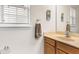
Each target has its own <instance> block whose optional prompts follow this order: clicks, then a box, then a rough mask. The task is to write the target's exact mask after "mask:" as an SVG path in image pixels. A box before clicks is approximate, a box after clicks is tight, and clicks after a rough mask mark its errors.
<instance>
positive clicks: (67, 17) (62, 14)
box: [57, 5, 79, 33]
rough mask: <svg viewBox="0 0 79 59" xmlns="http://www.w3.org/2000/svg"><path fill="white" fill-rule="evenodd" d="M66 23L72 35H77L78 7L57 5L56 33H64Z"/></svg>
mask: <svg viewBox="0 0 79 59" xmlns="http://www.w3.org/2000/svg"><path fill="white" fill-rule="evenodd" d="M67 22H69V24H70V31H71V32H72V33H79V5H57V32H65V28H66V24H67Z"/></svg>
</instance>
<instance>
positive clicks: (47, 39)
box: [44, 32, 79, 54]
mask: <svg viewBox="0 0 79 59" xmlns="http://www.w3.org/2000/svg"><path fill="white" fill-rule="evenodd" d="M44 53H45V54H79V37H78V36H74V35H71V36H70V37H66V36H65V35H64V33H58V32H57V33H52V32H47V33H44Z"/></svg>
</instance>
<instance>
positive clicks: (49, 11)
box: [46, 10, 51, 21]
mask: <svg viewBox="0 0 79 59" xmlns="http://www.w3.org/2000/svg"><path fill="white" fill-rule="evenodd" d="M50 18H51V10H47V11H46V20H47V21H49V20H50Z"/></svg>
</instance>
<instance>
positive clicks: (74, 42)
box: [44, 32, 79, 48]
mask: <svg viewBox="0 0 79 59" xmlns="http://www.w3.org/2000/svg"><path fill="white" fill-rule="evenodd" d="M44 36H45V37H49V38H51V39H53V40H56V41H60V42H62V43H66V44H68V45H71V46H74V47H76V48H79V37H78V36H70V37H66V36H65V35H64V33H59V32H58V33H53V32H47V33H44Z"/></svg>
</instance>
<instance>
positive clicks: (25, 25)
mask: <svg viewBox="0 0 79 59" xmlns="http://www.w3.org/2000/svg"><path fill="white" fill-rule="evenodd" d="M0 27H27V28H30V27H31V25H30V24H0Z"/></svg>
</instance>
